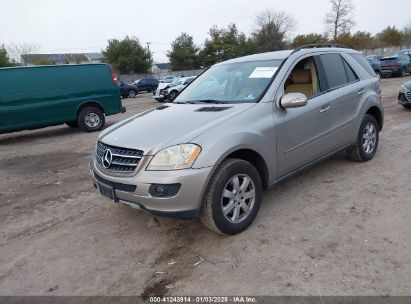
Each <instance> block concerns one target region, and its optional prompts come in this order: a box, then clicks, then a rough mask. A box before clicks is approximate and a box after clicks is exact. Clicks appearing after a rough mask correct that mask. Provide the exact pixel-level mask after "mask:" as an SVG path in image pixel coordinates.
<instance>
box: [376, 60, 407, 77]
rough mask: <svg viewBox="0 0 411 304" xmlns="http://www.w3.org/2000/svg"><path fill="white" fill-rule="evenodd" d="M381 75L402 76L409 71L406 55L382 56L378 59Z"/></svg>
mask: <svg viewBox="0 0 411 304" xmlns="http://www.w3.org/2000/svg"><path fill="white" fill-rule="evenodd" d="M380 65H381V76H391V75H397V76H400V77H404V76H405V75H406V74H407V73H409V72H411V61H410V58H409V57H408V56H406V55H398V56H397V55H394V56H390V57H383V58H381V60H380Z"/></svg>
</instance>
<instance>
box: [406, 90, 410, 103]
mask: <svg viewBox="0 0 411 304" xmlns="http://www.w3.org/2000/svg"><path fill="white" fill-rule="evenodd" d="M405 96H406V97H407V99H408V101H410V102H411V91H407V93H405Z"/></svg>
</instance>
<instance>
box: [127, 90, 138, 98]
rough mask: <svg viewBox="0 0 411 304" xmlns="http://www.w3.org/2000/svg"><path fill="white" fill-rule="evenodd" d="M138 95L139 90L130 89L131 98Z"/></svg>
mask: <svg viewBox="0 0 411 304" xmlns="http://www.w3.org/2000/svg"><path fill="white" fill-rule="evenodd" d="M136 96H137V92H136V91H134V90H130V91H129V92H128V97H130V98H136Z"/></svg>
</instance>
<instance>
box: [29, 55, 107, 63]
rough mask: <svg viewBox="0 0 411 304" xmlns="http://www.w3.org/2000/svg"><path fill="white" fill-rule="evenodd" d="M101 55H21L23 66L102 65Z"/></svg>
mask: <svg viewBox="0 0 411 304" xmlns="http://www.w3.org/2000/svg"><path fill="white" fill-rule="evenodd" d="M102 59H103V54H101V53H70V54H27V55H21V64H22V65H47V64H56V65H61V64H86V63H101V62H102Z"/></svg>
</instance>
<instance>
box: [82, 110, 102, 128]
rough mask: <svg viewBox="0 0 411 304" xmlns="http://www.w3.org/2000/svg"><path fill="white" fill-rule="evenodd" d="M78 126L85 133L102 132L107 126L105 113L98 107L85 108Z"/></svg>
mask: <svg viewBox="0 0 411 304" xmlns="http://www.w3.org/2000/svg"><path fill="white" fill-rule="evenodd" d="M77 121H78V125H79V126H80V128H81V129H82V130H83V131H86V132H96V131H100V130H101V129H102V128H103V127H104V124H105V117H104V113H103V111H102V110H101V109H99V108H97V107H85V108H84V109H82V110H81V111H80V113H79V114H78V118H77Z"/></svg>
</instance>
